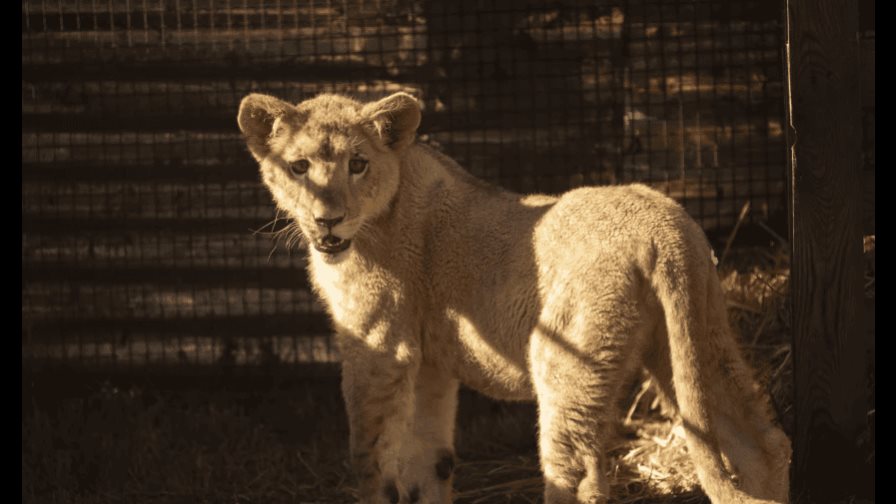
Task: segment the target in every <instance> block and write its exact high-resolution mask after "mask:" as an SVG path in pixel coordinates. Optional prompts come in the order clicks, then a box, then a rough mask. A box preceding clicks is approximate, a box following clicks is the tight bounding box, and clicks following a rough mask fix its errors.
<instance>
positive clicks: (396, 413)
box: [342, 347, 419, 504]
mask: <svg viewBox="0 0 896 504" xmlns="http://www.w3.org/2000/svg"><path fill="white" fill-rule="evenodd" d="M343 357H344V360H343V364H342V393H343V397H344V399H345V406H346V412H347V413H348V421H349V450H350V454H351V461H352V466H353V468H354V470H355V474H356V476H357V478H358V498H359V501H360V502H361V503H363V504H384V503H389V504H397V503H399V502H402V503H405V502H409V501H410V497H409V495H408V490H409V489H407V488H405V486H404V485H403V484H402V481H401V478H400V474H401V469H402V467H403V466H404V465H405V464H406V461H405V460H403V459H404V457H405V453H406V448H405V447H404V444H405V443H406V442H407V440H408V439H411V437H412V427H413V412H414V384H415V382H416V374H417V368H418V366H419V360H418V358H417V357H416V356H415V355H414V354H413V352H408V351H407V348H406V347H404V348H401V349H399V351H398V352H395V351H390V352H380V351H376V352H374V351H369V350H368V351H363V352H358V351H355V352H348V355H344V356H343Z"/></svg>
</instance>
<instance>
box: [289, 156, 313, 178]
mask: <svg viewBox="0 0 896 504" xmlns="http://www.w3.org/2000/svg"><path fill="white" fill-rule="evenodd" d="M310 167H311V162H310V161H308V160H307V159H299V160H298V161H293V162H292V163H289V172H290V173H292V174H293V175H294V176H296V177H298V176H300V175H304V174H306V173H308V168H310Z"/></svg>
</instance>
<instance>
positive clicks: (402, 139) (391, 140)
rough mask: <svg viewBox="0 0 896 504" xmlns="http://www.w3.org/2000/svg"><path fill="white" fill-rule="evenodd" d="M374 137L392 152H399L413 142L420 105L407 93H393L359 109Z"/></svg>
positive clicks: (417, 124)
mask: <svg viewBox="0 0 896 504" xmlns="http://www.w3.org/2000/svg"><path fill="white" fill-rule="evenodd" d="M361 115H362V116H363V117H364V118H365V120H366V121H368V124H369V125H370V126H371V127H372V129H373V130H374V132H375V133H376V135H377V136H378V137H379V138H380V140H382V141H383V144H385V145H386V146H387V147H389V148H391V149H392V150H396V151H398V150H401V149H403V148H405V147H407V146H408V145H411V143H413V142H414V134H415V133H416V132H417V127H418V126H420V104H419V103H417V100H416V98H414V97H413V96H411V95H409V94H407V93H395V94H393V95H392V96H388V97H386V98H383V99H382V100H380V101H378V102H373V103H368V104H367V105H365V106H364V108H362V109H361Z"/></svg>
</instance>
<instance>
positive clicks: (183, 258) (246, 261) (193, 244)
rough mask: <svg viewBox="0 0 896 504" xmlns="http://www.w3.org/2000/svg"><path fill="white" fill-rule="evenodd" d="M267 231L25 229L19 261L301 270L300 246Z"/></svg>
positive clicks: (39, 263) (302, 248)
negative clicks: (290, 248) (289, 243)
mask: <svg viewBox="0 0 896 504" xmlns="http://www.w3.org/2000/svg"><path fill="white" fill-rule="evenodd" d="M261 227H262V226H257V227H256V229H258V228H261ZM280 227H282V222H281V224H280V226H278V229H280ZM270 229H271V228H270V227H264V228H263V229H261V230H259V231H258V232H257V233H253V232H252V231H250V230H245V229H240V230H236V231H234V232H230V233H226V232H225V233H221V232H210V231H205V230H203V229H189V228H188V229H185V230H180V231H172V230H166V229H162V230H159V229H154V230H146V229H143V230H140V229H135V228H115V227H108V228H104V229H98V230H92V231H90V230H84V229H79V228H76V227H60V228H57V229H55V230H51V231H50V232H38V231H36V230H34V229H30V228H24V230H23V234H22V262H23V265H24V264H25V263H27V264H31V265H34V267H41V266H43V265H48V266H52V265H54V264H72V263H80V262H84V263H88V264H90V265H91V266H92V267H96V268H130V267H159V268H192V267H207V268H267V267H276V268H290V269H299V268H302V267H303V265H304V257H305V248H304V245H303V244H301V243H297V244H293V248H292V250H286V243H285V241H286V240H285V237H280V238H279V239H275V238H274V237H273V236H271V235H270V234H269V232H268V231H269V230H270Z"/></svg>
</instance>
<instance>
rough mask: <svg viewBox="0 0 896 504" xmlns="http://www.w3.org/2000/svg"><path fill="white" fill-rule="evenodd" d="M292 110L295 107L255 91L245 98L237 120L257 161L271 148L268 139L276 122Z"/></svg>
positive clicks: (293, 110)
mask: <svg viewBox="0 0 896 504" xmlns="http://www.w3.org/2000/svg"><path fill="white" fill-rule="evenodd" d="M291 112H295V107H293V106H292V105H290V104H289V103H286V102H285V101H283V100H280V99H278V98H274V97H273V96H267V95H263V94H257V93H253V94H250V95H249V96H246V97H245V98H243V101H242V102H241V103H240V111H239V114H238V115H237V117H236V121H237V123H238V124H239V125H240V131H242V132H243V135H244V136H245V138H246V144H247V145H248V146H249V152H251V153H252V156H254V157H255V160H256V161H259V162H260V161H261V160H262V159H264V158H265V156H267V155H268V153H269V152H270V150H271V149H270V147H269V146H268V139H269V138H270V135H271V129H272V128H273V127H274V122H275V121H276V120H277V119H278V118H280V117H283V116H284V115H286V114H289V113H291Z"/></svg>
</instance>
